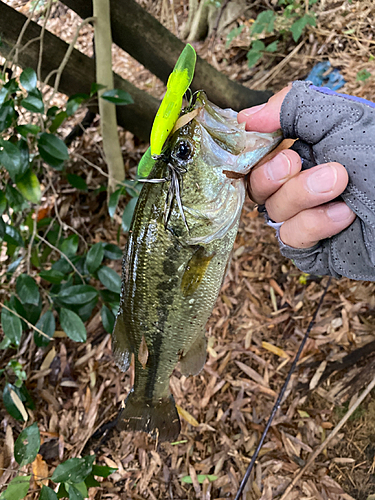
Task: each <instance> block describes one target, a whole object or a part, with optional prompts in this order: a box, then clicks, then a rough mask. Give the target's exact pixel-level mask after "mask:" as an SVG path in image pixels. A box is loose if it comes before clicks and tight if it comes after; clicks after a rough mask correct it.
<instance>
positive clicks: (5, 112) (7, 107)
mask: <svg viewBox="0 0 375 500" xmlns="http://www.w3.org/2000/svg"><path fill="white" fill-rule="evenodd" d="M16 116H17V115H16V112H15V111H14V102H13V99H11V100H9V101H5V102H4V103H3V104H2V105H1V106H0V132H3V131H4V130H6V129H7V128H9V127H10V126H11V125H12V123H13V120H15V119H16Z"/></svg>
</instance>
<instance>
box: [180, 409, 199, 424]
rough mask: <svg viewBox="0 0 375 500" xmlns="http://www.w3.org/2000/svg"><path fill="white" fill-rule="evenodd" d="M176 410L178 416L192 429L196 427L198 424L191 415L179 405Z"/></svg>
mask: <svg viewBox="0 0 375 500" xmlns="http://www.w3.org/2000/svg"><path fill="white" fill-rule="evenodd" d="M176 408H177V412H178V414H179V415H180V417H182V418H183V419H184V420H186V422H187V423H188V424H190V425H192V426H193V427H198V425H199V423H198V422H197V420H196V419H195V418H194V417H193V416H192V415H190V413H189V412H188V411H186V410H184V409H183V408H181V406H179V405H176Z"/></svg>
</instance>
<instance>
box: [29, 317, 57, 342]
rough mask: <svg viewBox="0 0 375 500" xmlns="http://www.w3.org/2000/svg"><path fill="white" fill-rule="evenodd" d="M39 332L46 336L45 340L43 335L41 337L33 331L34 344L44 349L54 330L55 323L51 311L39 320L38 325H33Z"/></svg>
mask: <svg viewBox="0 0 375 500" xmlns="http://www.w3.org/2000/svg"><path fill="white" fill-rule="evenodd" d="M35 326H36V327H37V328H39V330H41V331H42V332H43V333H45V334H46V335H47V337H48V338H46V337H45V336H44V335H41V334H40V333H39V332H37V331H36V330H34V342H35V344H36V345H37V346H38V347H46V346H47V345H48V344H49V343H50V339H52V337H53V334H54V333H55V330H56V322H55V317H54V315H53V313H52V311H47V312H45V313H44V314H43V316H41V317H40V318H39V321H38V323H37V324H36V325H35Z"/></svg>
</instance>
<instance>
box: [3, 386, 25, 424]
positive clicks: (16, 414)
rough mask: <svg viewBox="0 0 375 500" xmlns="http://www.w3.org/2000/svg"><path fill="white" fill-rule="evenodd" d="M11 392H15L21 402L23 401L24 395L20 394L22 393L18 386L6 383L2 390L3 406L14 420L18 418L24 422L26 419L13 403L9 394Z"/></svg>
mask: <svg viewBox="0 0 375 500" xmlns="http://www.w3.org/2000/svg"><path fill="white" fill-rule="evenodd" d="M12 392H13V393H16V395H17V396H18V398H19V399H20V400H21V402H23V401H25V397H24V396H23V395H22V393H21V391H20V389H19V388H18V387H15V386H14V385H12V384H9V383H6V384H5V386H4V390H3V403H4V406H5V408H6V410H7V412H8V413H9V415H11V416H12V417H13V418H15V419H16V420H20V421H22V422H25V421H26V420H27V418H26V419H25V418H24V417H23V415H22V413H21V412H20V410H19V409H18V407H17V405H16V404H15V403H14V401H13V398H12V396H11V394H12Z"/></svg>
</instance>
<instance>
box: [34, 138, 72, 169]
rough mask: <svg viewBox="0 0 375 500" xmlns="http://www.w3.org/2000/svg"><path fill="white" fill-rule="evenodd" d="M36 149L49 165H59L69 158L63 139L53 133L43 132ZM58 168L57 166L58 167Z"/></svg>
mask: <svg viewBox="0 0 375 500" xmlns="http://www.w3.org/2000/svg"><path fill="white" fill-rule="evenodd" d="M38 150H39V153H40V156H41V157H42V158H43V160H44V161H45V162H47V163H48V164H49V165H51V167H54V166H55V165H58V166H59V165H60V164H61V163H63V162H64V161H65V160H68V159H69V151H68V148H67V147H66V145H65V143H64V141H62V140H61V139H59V138H58V137H56V136H55V135H53V134H48V133H47V132H43V134H41V135H40V137H39V139H38ZM58 168H59V167H58Z"/></svg>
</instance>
